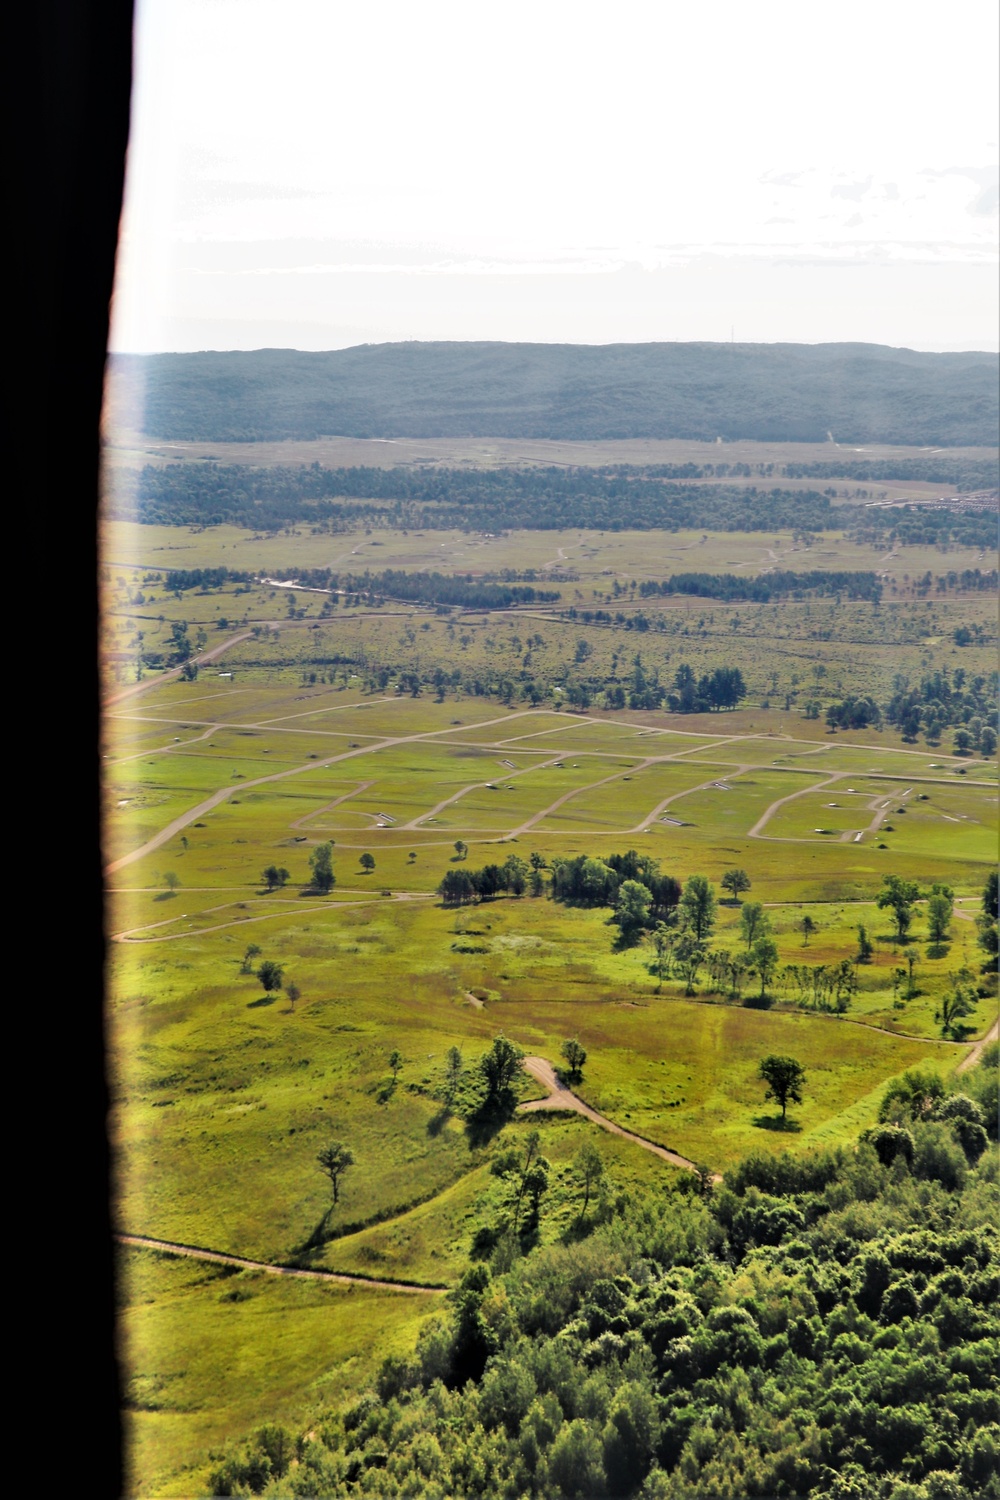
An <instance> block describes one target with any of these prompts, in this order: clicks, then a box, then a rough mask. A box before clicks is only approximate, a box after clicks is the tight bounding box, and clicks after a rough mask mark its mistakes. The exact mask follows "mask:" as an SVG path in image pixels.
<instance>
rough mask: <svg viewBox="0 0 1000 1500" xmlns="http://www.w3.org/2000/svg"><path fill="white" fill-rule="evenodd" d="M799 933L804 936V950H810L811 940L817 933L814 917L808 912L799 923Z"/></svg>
mask: <svg viewBox="0 0 1000 1500" xmlns="http://www.w3.org/2000/svg"><path fill="white" fill-rule="evenodd" d="M799 931H800V932H801V934H802V946H803V948H808V947H809V939H810V938H811V937H812V935H813V933H814V932H815V931H816V923H815V922H814V921H813V919H812V917H811V916H810V915H809V913H808V912H806V914H805V916H804V917H803V918H802V921H801V922H800V923H799Z"/></svg>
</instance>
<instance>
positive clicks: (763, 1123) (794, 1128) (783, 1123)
mask: <svg viewBox="0 0 1000 1500" xmlns="http://www.w3.org/2000/svg"><path fill="white" fill-rule="evenodd" d="M751 1123H752V1124H754V1125H756V1126H757V1129H758V1130H776V1131H777V1132H778V1133H779V1134H780V1135H799V1134H800V1133H801V1131H802V1126H801V1125H799V1124H798V1122H797V1121H795V1120H788V1119H785V1120H783V1119H782V1118H781V1116H780V1115H754V1117H753V1120H752V1122H751Z"/></svg>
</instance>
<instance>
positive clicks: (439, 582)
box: [268, 568, 562, 609]
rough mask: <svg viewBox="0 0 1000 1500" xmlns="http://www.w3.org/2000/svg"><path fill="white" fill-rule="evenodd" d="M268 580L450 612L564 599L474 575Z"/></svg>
mask: <svg viewBox="0 0 1000 1500" xmlns="http://www.w3.org/2000/svg"><path fill="white" fill-rule="evenodd" d="M268 577H273V578H280V579H293V580H294V581H295V582H297V583H299V584H300V585H301V586H302V587H303V588H315V589H329V590H330V592H331V593H341V594H348V595H351V596H353V597H356V598H357V599H358V600H359V601H360V602H361V603H365V604H380V603H381V602H382V601H383V600H384V599H405V600H408V601H412V602H413V603H416V604H438V605H444V606H446V607H447V608H450V609H451V608H453V609H510V608H511V607H512V606H513V605H517V604H552V603H554V602H555V601H556V600H558V599H560V598H561V597H562V596H561V594H560V593H559V590H558V589H540V588H535V586H534V585H533V584H530V583H518V582H513V581H500V582H498V581H497V580H496V579H485V578H473V576H472V575H471V573H470V574H466V575H465V576H464V577H454V578H451V577H447V576H446V575H445V574H443V573H404V572H402V571H401V570H400V569H398V568H386V569H384V570H383V571H382V572H381V573H372V572H369V571H368V570H366V571H365V572H364V573H335V572H333V571H332V569H330V568H307V569H305V570H303V569H301V568H300V569H297V570H293V569H288V568H279V569H277V570H276V571H275V572H273V573H269V574H268Z"/></svg>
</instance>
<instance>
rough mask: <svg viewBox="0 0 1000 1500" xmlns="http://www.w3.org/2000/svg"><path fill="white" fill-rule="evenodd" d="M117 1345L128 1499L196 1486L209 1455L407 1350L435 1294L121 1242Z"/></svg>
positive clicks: (337, 1393)
mask: <svg viewBox="0 0 1000 1500" xmlns="http://www.w3.org/2000/svg"><path fill="white" fill-rule="evenodd" d="M119 1265H120V1269H119V1277H118V1289H119V1291H118V1294H119V1302H120V1313H119V1347H120V1350H121V1354H122V1358H123V1362H124V1372H123V1380H124V1385H125V1410H124V1424H125V1458H126V1470H127V1477H126V1484H127V1493H128V1494H129V1495H131V1496H135V1497H139V1500H161V1497H162V1500H168V1497H178V1500H182V1497H189V1496H191V1495H193V1494H204V1493H206V1491H207V1486H208V1475H209V1472H210V1470H211V1468H212V1463H211V1461H210V1460H209V1458H208V1455H209V1453H210V1452H211V1451H212V1450H219V1449H221V1448H223V1446H224V1445H225V1444H226V1443H227V1442H228V1441H229V1440H231V1439H232V1438H234V1437H235V1436H237V1435H239V1434H242V1433H244V1432H247V1431H248V1430H249V1429H250V1428H252V1427H254V1426H256V1425H258V1424H260V1423H263V1422H275V1421H277V1422H286V1423H288V1424H289V1426H291V1427H292V1428H293V1430H294V1429H296V1428H298V1427H300V1426H302V1425H303V1424H304V1423H305V1422H306V1421H307V1420H308V1418H309V1416H310V1414H311V1413H312V1412H313V1411H315V1410H318V1409H320V1408H322V1407H324V1406H325V1407H329V1406H331V1405H332V1406H337V1405H340V1404H341V1403H342V1402H344V1401H345V1400H347V1399H349V1397H350V1396H351V1395H352V1394H353V1393H354V1392H358V1391H360V1390H362V1389H364V1387H365V1386H366V1385H367V1384H368V1383H369V1382H370V1380H371V1378H372V1377H373V1375H374V1373H375V1371H376V1370H377V1369H378V1366H379V1364H380V1363H381V1361H382V1360H383V1359H384V1358H385V1357H386V1356H387V1355H389V1354H407V1353H409V1352H410V1351H411V1350H412V1348H413V1346H414V1344H415V1342H416V1337H417V1333H418V1331H419V1329H420V1326H421V1324H422V1323H423V1322H424V1321H425V1320H426V1319H427V1318H428V1317H431V1316H434V1314H435V1313H437V1312H438V1311H440V1307H439V1303H438V1299H437V1298H431V1297H423V1296H417V1295H414V1294H412V1293H405V1292H378V1291H369V1290H363V1289H362V1288H359V1287H351V1288H348V1287H343V1286H337V1285H336V1284H323V1283H321V1282H315V1281H295V1280H289V1279H286V1278H281V1277H277V1276H269V1275H267V1274H266V1273H264V1272H250V1271H242V1272H237V1273H235V1274H233V1273H232V1272H230V1271H229V1270H228V1268H223V1267H221V1266H213V1265H207V1264H205V1263H201V1262H198V1261H192V1260H179V1259H174V1258H172V1257H168V1256H165V1255H161V1254H158V1253H157V1252H155V1251H151V1250H140V1249H133V1248H128V1249H123V1251H122V1252H121V1257H120V1263H119Z"/></svg>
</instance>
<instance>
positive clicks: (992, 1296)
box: [211, 1043, 1000, 1500]
mask: <svg viewBox="0 0 1000 1500" xmlns="http://www.w3.org/2000/svg"><path fill="white" fill-rule="evenodd" d="M770 1061H772V1062H776V1061H788V1060H784V1059H770ZM996 1079H997V1047H996V1044H995V1043H994V1044H993V1045H992V1047H991V1048H989V1049H987V1051H986V1053H984V1055H983V1057H982V1060H981V1062H980V1065H979V1066H978V1067H977V1068H975V1069H973V1070H972V1071H971V1072H970V1073H968V1074H966V1075H965V1076H964V1077H963V1078H962V1079H958V1080H955V1082H954V1083H953V1084H952V1086H951V1090H950V1092H949V1091H948V1090H946V1088H945V1086H944V1085H943V1084H942V1081H941V1079H940V1077H939V1075H938V1074H937V1073H935V1072H933V1071H931V1070H928V1071H926V1072H923V1073H922V1072H920V1070H912V1071H911V1072H909V1073H905V1074H903V1075H902V1076H901V1077H900V1078H899V1079H897V1080H896V1081H895V1082H894V1083H893V1084H891V1085H890V1086H889V1087H888V1088H887V1089H886V1090H885V1093H884V1097H883V1100H882V1104H881V1107H880V1110H879V1122H880V1123H879V1124H878V1125H877V1126H876V1127H874V1128H873V1129H871V1130H869V1131H866V1132H865V1133H864V1135H863V1136H862V1138H861V1140H860V1142H858V1143H857V1145H856V1149H854V1150H851V1149H845V1148H843V1147H841V1148H837V1149H834V1150H829V1151H825V1152H814V1153H812V1154H809V1155H805V1156H802V1157H799V1158H795V1157H792V1156H791V1155H781V1156H776V1155H771V1154H769V1153H767V1152H765V1151H756V1152H754V1153H752V1154H751V1155H750V1156H749V1157H747V1158H746V1159H745V1160H744V1161H743V1162H742V1163H741V1164H740V1165H739V1166H738V1167H736V1168H734V1169H733V1170H731V1171H730V1172H727V1173H726V1175H725V1178H724V1180H723V1182H721V1183H719V1184H718V1185H715V1186H713V1184H712V1182H711V1179H710V1176H709V1174H708V1173H707V1171H706V1172H704V1173H701V1172H698V1173H692V1174H688V1175H686V1176H684V1177H682V1178H680V1179H673V1180H671V1181H670V1182H665V1183H664V1185H663V1186H662V1187H660V1188H651V1189H648V1190H646V1191H644V1192H640V1193H635V1194H627V1193H622V1192H619V1191H616V1189H615V1187H614V1185H613V1184H612V1183H608V1182H601V1183H600V1185H599V1188H598V1190H597V1192H596V1193H595V1194H593V1195H592V1194H591V1192H590V1191H589V1188H587V1190H586V1196H585V1186H586V1184H585V1181H584V1179H585V1176H586V1159H585V1157H584V1155H583V1152H581V1153H580V1156H579V1157H578V1160H577V1169H578V1177H579V1183H578V1184H577V1192H578V1202H579V1203H580V1205H581V1207H580V1212H579V1215H578V1217H577V1218H576V1219H575V1221H574V1222H573V1223H571V1225H570V1226H569V1228H568V1229H567V1230H566V1231H565V1233H564V1234H563V1235H562V1236H561V1238H560V1239H559V1240H558V1241H557V1242H556V1243H552V1244H549V1245H541V1246H540V1245H538V1244H537V1239H538V1220H539V1217H542V1218H544V1216H545V1214H546V1212H547V1207H546V1205H547V1198H546V1189H545V1188H542V1189H541V1191H540V1192H539V1193H538V1195H537V1202H536V1203H535V1204H534V1206H533V1209H532V1211H531V1213H530V1214H528V1215H526V1216H525V1222H524V1223H522V1224H520V1225H518V1224H517V1223H516V1222H512V1223H507V1224H505V1225H501V1226H500V1227H499V1230H498V1231H496V1232H494V1233H493V1234H492V1235H491V1236H490V1237H489V1240H488V1243H489V1245H491V1246H492V1248H491V1249H487V1248H486V1244H487V1242H486V1240H485V1239H484V1237H483V1236H482V1235H480V1236H479V1237H478V1238H477V1241H476V1243H477V1244H478V1243H479V1241H480V1240H483V1242H484V1249H483V1251H482V1252H481V1253H480V1254H477V1256H476V1258H475V1259H474V1261H473V1263H472V1264H471V1266H470V1268H469V1270H468V1271H467V1272H466V1274H465V1276H464V1277H463V1279H462V1281H461V1284H460V1285H459V1286H458V1287H457V1289H456V1290H455V1291H454V1292H453V1293H451V1295H450V1297H449V1302H450V1307H449V1309H448V1312H447V1313H446V1315H445V1316H443V1317H441V1318H439V1319H437V1320H435V1321H432V1322H430V1323H429V1324H428V1325H427V1327H426V1328H425V1329H424V1331H423V1333H422V1334H421V1336H420V1339H419V1342H418V1345H417V1348H416V1351H415V1353H414V1355H413V1356H412V1357H409V1358H405V1357H403V1358H401V1357H398V1356H394V1357H390V1358H389V1359H388V1360H386V1362H385V1363H384V1365H383V1366H382V1369H381V1372H380V1374H379V1376H378V1380H377V1382H376V1385H375V1388H374V1389H373V1390H371V1391H369V1392H368V1393H367V1394H366V1395H364V1396H362V1398H361V1399H360V1400H359V1401H358V1402H356V1403H355V1404H354V1405H353V1406H351V1407H349V1408H348V1409H347V1410H346V1411H345V1412H343V1413H342V1414H338V1415H333V1414H331V1415H330V1416H329V1417H328V1418H327V1419H326V1420H324V1421H322V1422H317V1423H315V1424H314V1426H313V1428H312V1430H311V1431H309V1432H308V1434H302V1435H300V1436H298V1437H297V1438H296V1437H295V1436H294V1435H293V1434H292V1433H291V1432H288V1431H287V1430H285V1429H283V1428H280V1427H279V1426H277V1425H276V1424H269V1425H268V1426H266V1427H263V1428H261V1429H259V1430H258V1431H257V1432H256V1433H254V1434H252V1435H251V1436H250V1438H249V1439H248V1440H247V1441H246V1442H245V1443H244V1444H242V1445H240V1446H239V1447H238V1448H234V1449H232V1450H230V1453H229V1454H228V1455H227V1456H226V1457H225V1458H224V1459H223V1461H222V1462H220V1463H217V1465H216V1467H215V1469H214V1471H213V1473H212V1479H211V1484H212V1493H213V1494H216V1495H236V1494H243V1495H245V1494H254V1493H256V1494H265V1495H267V1496H273V1497H275V1500H277V1497H278V1496H286V1495H290V1496H294V1495H301V1496H315V1495H324V1496H330V1497H331V1500H332V1497H343V1500H347V1497H350V1496H361V1495H381V1496H386V1497H388V1496H413V1497H417V1496H419V1497H424V1500H447V1497H449V1496H456V1497H457V1496H460V1495H461V1496H471V1495H491V1496H496V1497H497V1500H501V1497H503V1500H522V1497H523V1500H528V1497H537V1500H577V1497H585V1496H590V1497H594V1500H598V1497H603V1500H612V1497H621V1500H633V1497H635V1500H733V1497H738V1496H761V1497H765V1496H766V1497H783V1500H796V1497H799V1500H801V1497H806V1496H810V1497H814V1500H821V1497H822V1500H971V1497H973V1496H976V1497H980V1500H998V1497H1000V1380H998V1376H997V1369H998V1365H997V1355H998V1339H997V1334H998V1327H997V1294H998V1287H1000V1278H998V1271H1000V1263H998V1260H997V1243H996V1232H995V1227H996V1215H997V1207H998V1187H997V1161H996V1108H997V1094H996ZM549 1190H551V1189H549ZM592 1196H593V1201H591V1200H592Z"/></svg>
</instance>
